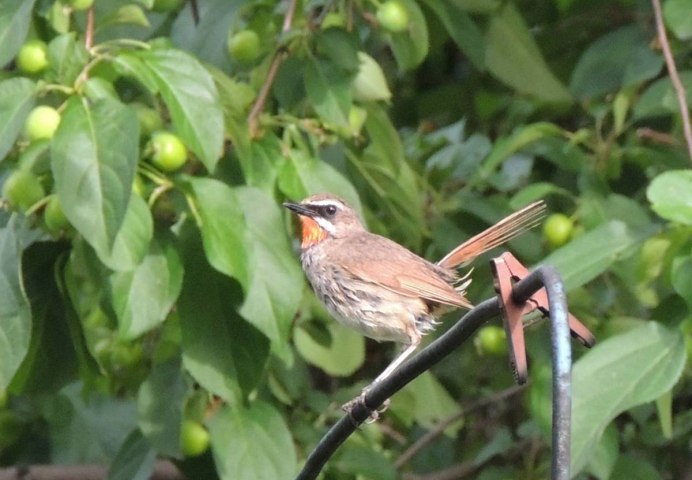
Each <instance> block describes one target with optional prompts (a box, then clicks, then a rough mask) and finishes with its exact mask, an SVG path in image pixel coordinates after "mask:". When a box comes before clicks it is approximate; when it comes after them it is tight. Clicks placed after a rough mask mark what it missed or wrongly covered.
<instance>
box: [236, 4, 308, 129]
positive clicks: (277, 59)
mask: <svg viewBox="0 0 692 480" xmlns="http://www.w3.org/2000/svg"><path fill="white" fill-rule="evenodd" d="M297 5H298V0H290V2H289V4H288V10H286V15H285V16H284V23H283V26H282V27H281V31H282V33H286V32H288V31H289V30H291V27H292V26H293V18H294V17H295V13H296V8H297ZM287 53H288V51H287V50H286V47H285V46H283V45H282V46H280V47H279V49H278V50H277V51H276V53H275V54H274V58H273V59H272V63H271V65H270V66H269V71H268V72H267V78H265V79H264V83H263V84H262V88H260V92H259V94H258V95H257V99H256V100H255V103H254V104H253V105H252V109H251V110H250V114H249V115H248V118H247V123H248V127H249V129H250V137H251V138H255V137H257V135H258V133H259V116H260V115H261V114H262V112H263V111H264V106H265V104H266V103H267V98H269V92H270V91H271V88H272V85H273V84H274V80H276V74H277V73H278V72H279V67H280V66H281V64H282V63H283V61H284V59H285V58H286V55H287Z"/></svg>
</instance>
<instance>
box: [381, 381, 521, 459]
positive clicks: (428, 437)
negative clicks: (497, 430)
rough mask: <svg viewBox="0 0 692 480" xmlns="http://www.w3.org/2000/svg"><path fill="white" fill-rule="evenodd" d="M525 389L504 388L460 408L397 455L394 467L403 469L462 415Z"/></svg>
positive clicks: (517, 386) (519, 386) (516, 386)
mask: <svg viewBox="0 0 692 480" xmlns="http://www.w3.org/2000/svg"><path fill="white" fill-rule="evenodd" d="M525 387H526V384H524V385H514V386H512V387H509V388H506V389H505V390H502V391H500V392H497V393H495V394H493V395H490V396H489V397H486V398H482V399H480V400H478V401H476V402H474V403H472V404H470V405H469V406H468V407H467V408H465V409H464V408H462V409H460V410H459V411H458V412H455V413H454V414H452V415H450V416H449V417H447V418H445V419H443V420H441V421H440V422H439V423H438V424H437V425H435V428H433V429H432V430H430V431H429V432H428V433H426V434H425V435H423V436H422V437H420V438H419V439H418V440H416V441H415V442H414V443H413V444H411V446H410V447H408V448H407V449H406V450H404V452H403V453H402V454H401V455H399V458H397V459H396V462H394V466H395V467H396V468H397V469H400V468H401V467H403V466H404V465H405V464H406V463H408V461H409V460H411V458H413V457H414V456H415V455H416V454H417V453H418V452H420V451H421V450H423V449H424V448H425V447H427V446H428V445H429V444H430V443H432V442H433V441H434V440H435V439H436V438H437V437H439V436H440V435H442V433H443V432H444V431H445V430H446V429H447V427H449V426H450V425H452V424H453V423H454V422H456V421H457V420H459V419H460V418H461V417H463V416H464V415H468V414H469V413H471V412H473V411H475V410H479V409H481V408H483V407H485V406H486V405H490V404H493V403H497V402H501V401H502V400H505V399H507V398H509V397H511V396H513V395H516V394H517V393H519V392H521V391H522V390H524V388H525Z"/></svg>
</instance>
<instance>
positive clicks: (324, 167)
mask: <svg viewBox="0 0 692 480" xmlns="http://www.w3.org/2000/svg"><path fill="white" fill-rule="evenodd" d="M278 180H279V188H280V189H281V191H282V192H283V193H284V195H286V196H287V197H288V198H290V199H292V200H302V199H303V198H305V197H308V196H309V195H313V194H316V193H322V192H330V193H333V194H334V195H338V196H340V197H341V198H343V199H344V200H346V201H347V202H348V204H349V205H351V206H352V207H353V208H355V209H356V211H358V212H359V213H361V214H362V212H363V207H362V205H361V203H360V198H359V197H358V192H356V189H355V188H354V187H353V185H352V184H351V182H349V181H348V179H346V177H344V176H343V175H342V174H341V172H339V171H338V170H336V169H335V168H334V167H332V166H331V165H329V164H328V163H327V162H323V161H321V160H319V159H317V158H313V157H310V156H308V155H305V154H304V153H303V152H301V151H298V150H293V151H291V152H289V154H288V161H287V162H286V163H285V164H284V166H283V167H282V168H281V170H280V171H279V179H278Z"/></svg>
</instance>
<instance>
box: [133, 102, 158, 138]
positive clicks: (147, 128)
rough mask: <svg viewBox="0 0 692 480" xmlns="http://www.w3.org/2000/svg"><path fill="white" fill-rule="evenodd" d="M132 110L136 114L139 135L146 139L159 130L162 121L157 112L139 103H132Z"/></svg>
mask: <svg viewBox="0 0 692 480" xmlns="http://www.w3.org/2000/svg"><path fill="white" fill-rule="evenodd" d="M132 108H134V109H135V111H136V112H137V119H138V120H139V127H140V128H139V133H140V135H141V136H142V137H148V136H150V135H151V134H152V133H154V132H155V131H157V130H161V128H162V127H163V121H162V120H161V116H160V115H159V112H157V111H156V110H154V109H153V108H150V107H148V106H146V105H144V104H143V103H139V102H135V103H133V104H132Z"/></svg>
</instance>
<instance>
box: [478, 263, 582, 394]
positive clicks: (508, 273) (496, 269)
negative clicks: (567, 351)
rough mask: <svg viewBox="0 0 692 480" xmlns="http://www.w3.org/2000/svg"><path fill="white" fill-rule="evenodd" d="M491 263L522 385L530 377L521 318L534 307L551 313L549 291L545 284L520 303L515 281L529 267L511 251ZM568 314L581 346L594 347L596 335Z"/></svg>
mask: <svg viewBox="0 0 692 480" xmlns="http://www.w3.org/2000/svg"><path fill="white" fill-rule="evenodd" d="M490 266H491V267H492V271H493V276H494V279H495V291H496V292H497V294H498V298H499V300H500V309H501V310H502V317H503V320H504V322H503V323H504V327H505V333H506V334H507V338H508V339H509V357H510V363H511V365H512V368H513V369H514V378H515V380H516V381H517V383H519V384H520V385H521V384H523V383H526V379H527V377H528V370H527V362H526V343H525V340H524V324H523V323H522V317H523V316H524V315H526V314H527V313H531V312H533V311H534V310H539V311H540V312H541V313H542V314H543V315H545V316H548V315H549V314H550V309H549V302H548V293H547V292H546V289H545V287H542V288H540V289H539V290H537V291H536V292H535V293H534V294H532V295H531V296H530V297H529V298H527V299H526V300H525V301H523V302H518V301H517V300H516V295H515V292H514V284H515V282H518V281H519V280H522V279H523V278H526V277H527V276H528V274H529V271H528V269H527V268H526V267H525V266H524V265H522V264H521V262H519V260H517V259H516V258H515V257H514V255H512V254H511V253H509V252H505V253H503V254H502V255H500V256H499V257H497V258H493V259H492V260H491V261H490ZM567 315H568V318H567V320H568V323H569V330H570V334H571V335H572V337H574V338H576V339H578V340H579V341H580V342H581V343H582V345H584V346H586V347H589V348H590V347H592V346H593V345H594V344H595V343H596V338H595V337H594V336H593V334H592V333H591V332H590V331H589V330H588V329H587V328H586V327H585V326H584V324H583V323H581V322H580V321H579V320H578V319H577V318H576V317H575V316H574V315H572V314H571V313H569V312H567Z"/></svg>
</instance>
